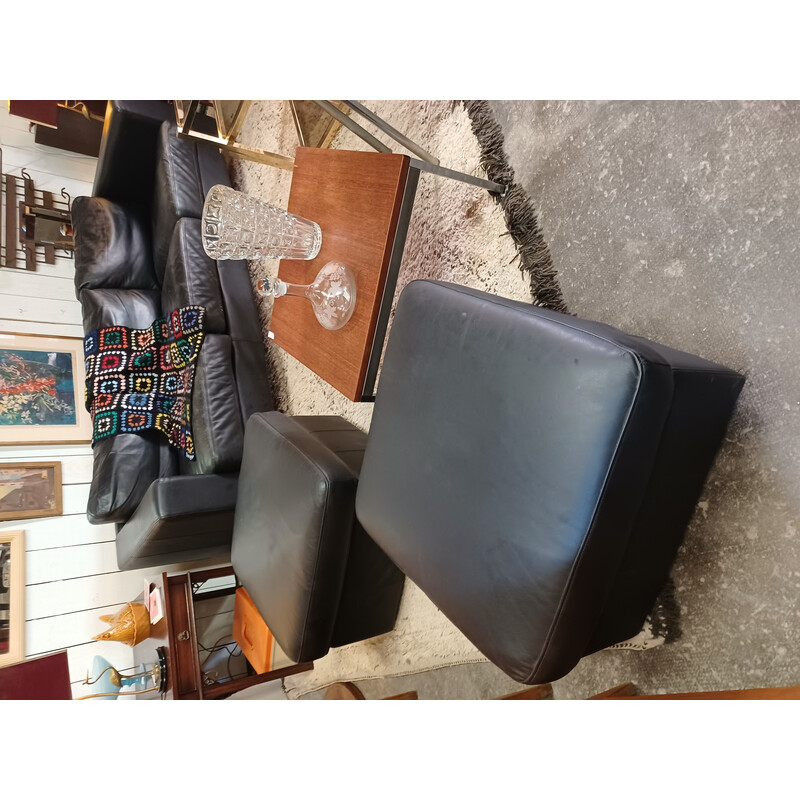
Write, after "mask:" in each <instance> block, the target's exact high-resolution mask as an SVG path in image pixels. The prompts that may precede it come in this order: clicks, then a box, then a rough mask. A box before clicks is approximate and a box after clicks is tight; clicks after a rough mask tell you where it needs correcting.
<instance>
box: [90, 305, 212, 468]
mask: <svg viewBox="0 0 800 800" xmlns="http://www.w3.org/2000/svg"><path fill="white" fill-rule="evenodd" d="M204 326H205V309H204V308H203V307H202V306H184V307H183V308H178V309H176V310H175V311H172V312H171V313H170V314H168V315H167V316H166V317H164V318H163V319H157V320H156V321H155V322H154V323H153V324H152V325H151V326H150V327H149V328H142V329H141V330H139V329H135V328H126V327H124V326H122V325H114V326H112V327H109V328H100V329H99V330H94V331H91V332H90V333H88V334H87V335H86V336H85V337H84V341H83V345H84V357H85V359H86V410H87V411H88V412H89V413H90V414H91V416H92V423H93V424H92V444H93V445H94V444H95V443H96V442H99V441H101V440H102V439H107V438H108V437H109V436H115V435H116V434H118V433H142V432H143V431H147V430H158V431H161V433H163V434H164V436H166V437H167V440H168V441H169V443H170V445H172V447H174V448H176V449H178V450H180V451H181V452H182V453H183V454H184V456H186V458H188V459H193V458H194V457H195V453H194V439H193V438H192V425H191V422H192V411H191V409H192V404H191V398H192V383H193V381H194V370H195V365H196V362H197V356H198V353H199V352H200V345H202V343H203V338H204V336H205V330H204Z"/></svg>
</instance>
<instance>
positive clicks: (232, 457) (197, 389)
mask: <svg viewBox="0 0 800 800" xmlns="http://www.w3.org/2000/svg"><path fill="white" fill-rule="evenodd" d="M239 409H240V403H239V392H238V391H237V388H236V381H235V379H234V375H233V363H232V357H231V339H230V337H229V336H222V335H219V334H214V333H209V334H206V337H205V339H204V340H203V344H202V345H201V347H200V355H199V356H198V358H197V365H196V368H195V373H194V385H193V388H192V435H193V436H194V445H195V458H194V459H193V460H191V461H189V460H188V459H185V458H182V459H180V468H181V472H184V473H188V474H208V473H217V474H220V473H225V472H237V471H238V470H239V464H240V463H241V460H242V447H243V444H244V426H243V423H242V417H241V413H240V410H239Z"/></svg>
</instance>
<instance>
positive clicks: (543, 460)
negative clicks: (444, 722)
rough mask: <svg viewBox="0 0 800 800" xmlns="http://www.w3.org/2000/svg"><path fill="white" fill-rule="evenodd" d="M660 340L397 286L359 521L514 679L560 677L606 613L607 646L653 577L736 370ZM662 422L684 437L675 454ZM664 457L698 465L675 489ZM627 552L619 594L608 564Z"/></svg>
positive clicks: (647, 593)
mask: <svg viewBox="0 0 800 800" xmlns="http://www.w3.org/2000/svg"><path fill="white" fill-rule="evenodd" d="M670 353H671V351H668V350H666V349H665V348H661V347H659V346H658V345H655V344H653V343H650V342H648V341H646V340H644V339H638V338H636V337H632V336H628V335H626V334H624V333H622V332H620V331H617V330H615V329H613V328H611V327H609V326H606V325H601V324H598V323H593V322H588V321H585V320H579V319H577V318H575V317H570V316H567V315H563V314H558V313H556V312H551V311H547V310H545V309H540V308H536V307H534V306H530V305H527V304H524V303H518V302H514V301H510V300H505V299H502V298H499V297H496V296H494V295H488V294H485V293H482V292H477V291H473V290H470V289H466V288H464V287H456V286H453V285H448V284H443V283H436V282H429V281H416V282H413V283H411V284H409V286H407V287H406V289H405V290H404V291H403V293H402V295H401V297H400V299H399V302H398V305H397V311H396V316H395V319H394V323H393V326H392V331H391V334H390V337H389V342H388V345H387V351H386V355H385V359H384V365H383V370H382V373H381V379H380V388H379V391H378V395H377V400H376V404H375V409H374V412H373V418H372V424H371V427H370V434H369V439H368V443H367V450H366V453H365V456H364V463H363V467H362V474H361V482H360V485H359V489H358V495H357V500H356V509H357V514H358V518H359V519H360V521H361V522H362V524H363V525H364V528H365V529H366V531H367V532H368V533H369V534H370V536H372V538H373V539H375V541H376V542H377V543H378V544H379V545H380V546H381V548H383V550H384V551H385V552H386V553H387V554H388V556H389V557H390V558H391V559H392V560H393V561H394V562H395V563H396V564H397V565H398V567H400V569H402V570H403V572H405V573H406V575H408V577H409V578H410V579H411V580H413V581H414V582H415V583H416V584H417V585H418V586H419V587H420V588H421V589H422V590H423V591H424V592H425V593H426V594H427V595H428V596H429V597H430V599H431V600H432V601H433V602H434V603H435V604H436V605H437V607H438V608H440V609H441V610H442V612H444V614H446V615H447V616H448V618H449V619H450V620H451V621H452V622H453V623H454V624H455V625H456V626H457V627H458V628H460V630H461V631H462V632H463V633H464V634H465V635H466V636H467V638H469V639H470V640H471V641H472V642H473V643H474V644H475V645H476V646H477V647H478V648H479V649H480V650H481V651H482V652H483V653H484V654H485V655H486V656H487V657H488V658H489V659H490V660H491V661H492V662H494V663H495V664H496V665H498V666H499V667H501V668H502V669H503V670H504V671H505V672H506V673H508V674H509V675H510V676H511V677H512V678H514V679H515V680H517V681H520V682H523V683H542V682H547V681H552V680H556V679H558V678H560V677H562V676H563V675H565V674H566V673H567V672H569V671H570V670H571V669H572V668H573V667H574V665H575V664H576V663H577V662H578V660H579V659H580V658H581V657H582V656H583V655H585V654H586V653H588V652H591V651H592V649H595V648H596V646H597V645H598V641H597V639H596V633H597V631H598V627H599V626H600V625H601V623H602V626H603V628H604V633H603V638H605V639H609V638H610V639H611V641H606V644H610V643H612V642H613V641H620V640H622V639H624V638H627V637H629V636H632V635H633V634H635V633H636V631H637V629H638V627H639V626H641V624H642V622H643V621H644V617H645V615H646V614H647V612H648V611H649V610H650V607H651V605H652V602H653V600H654V599H655V595H656V594H657V592H658V590H659V589H660V588H661V586H660V584H659V580H661V581H663V579H664V577H665V576H666V573H667V570H668V568H669V563H670V560H671V558H672V557H673V556H674V553H675V550H676V549H677V546H678V544H679V542H680V537H681V535H682V532H683V528H684V527H685V524H686V521H687V519H688V513H691V507H692V505H693V503H694V501H695V500H696V498H697V493H698V492H699V490H700V488H701V486H702V480H703V477H704V474H705V473H704V471H703V470H705V469H707V468H708V466H709V465H710V462H711V459H712V458H713V453H714V451H715V450H716V447H717V446H718V445H719V441H720V438H721V436H722V433H723V432H724V429H725V424H726V422H727V420H728V418H729V416H730V413H731V410H732V407H733V404H734V402H735V399H736V396H737V395H738V392H739V390H740V389H741V385H742V382H743V379H742V378H741V376H739V375H737V374H736V373H734V372H732V371H730V370H726V369H725V368H724V367H720V366H718V365H715V364H711V363H710V362H705V361H703V360H702V359H697V358H694V357H686V359H684V360H676V357H675V356H674V355H671V354H670ZM681 355H682V354H681ZM698 365H700V366H698ZM676 373H679V374H680V376H681V377H680V379H676V377H675V375H676ZM686 375H691V376H692V377H691V378H689V380H688V381H684V377H685V376H686ZM714 384H716V386H718V387H719V391H717V390H714V391H713V392H711V393H710V394H709V393H708V391H707V390H708V389H709V387H711V386H713V385H714ZM676 387H678V388H676ZM676 392H679V393H680V395H681V411H680V413H679V414H678V417H679V419H677V421H676V418H675V411H674V410H675V405H676ZM705 396H708V397H711V398H713V399H712V400H711V401H710V405H709V404H707V403H706V401H705V400H704V399H703V398H704V397H705ZM703 421H705V422H706V423H709V422H713V424H711V425H709V426H707V427H709V430H710V433H709V434H708V435H706V434H703V435H701V436H697V437H695V434H696V433H697V432H698V431H700V430H701V429H702V428H703V427H704V425H703ZM687 431H688V433H687ZM665 432H669V433H670V435H672V436H674V437H676V438H677V439H678V440H679V443H680V444H679V446H676V448H675V450H674V452H673V451H671V452H669V453H668V454H666V453H665V450H664V448H663V446H662V445H663V442H662V439H663V437H664V434H665ZM668 449H669V448H668ZM695 460H697V461H699V463H700V464H701V467H700V473H699V474H698V471H697V469H695V468H694V466H693V462H694V461H695ZM674 471H677V472H678V473H679V474H680V473H683V472H691V473H692V476H691V479H690V480H689V479H687V482H686V483H685V484H680V482H679V483H678V485H677V492H676V493H675V494H672V493H671V492H670V490H669V489H670V487H669V486H667V487H662V486H661V485H659V486H657V487H656V486H655V485H654V484H656V483H659V482H663V480H664V475H665V474H667V475H671V474H672V472H674ZM671 504H678V505H679V507H680V513H678V514H677V515H675V514H674V513H673V512H672V511H671V510H670V505H671ZM687 508H688V511H687ZM662 516H665V517H668V518H669V524H668V525H665V526H664V527H663V528H662V527H658V526H656V527H655V528H653V527H648V526H646V525H641V524H639V523H640V518H647V519H648V520H653V519H654V518H655V519H658V518H660V517H662ZM648 537H651V538H658V539H659V540H660V541H659V544H658V545H657V546H656V547H655V548H653V555H652V556H650V554H649V552H648V547H647V539H648ZM631 554H635V558H631ZM637 559H638V561H639V572H640V574H641V575H643V576H646V577H645V578H644V580H643V581H642V585H639V586H637V590H636V593H635V594H631V593H628V592H627V590H626V587H624V586H623V587H622V588H620V586H619V585H618V584H617V577H618V575H619V574H620V571H621V570H622V571H623V572H625V571H626V570H627V572H628V573H629V574H633V573H634V572H635V571H636V570H635V566H636V565H635V561H636V560H637ZM615 594H617V595H618V599H617V602H618V604H620V603H619V600H620V598H622V602H621V605H623V606H625V605H627V604H630V605H632V606H633V608H632V609H629V610H628V611H627V612H626V613H625V614H624V615H622V618H621V621H620V619H618V618H617V617H616V616H615V617H614V618H607V617H606V618H604V614H605V609H606V603H607V601H608V600H609V598H610V597H613V596H614V595H615Z"/></svg>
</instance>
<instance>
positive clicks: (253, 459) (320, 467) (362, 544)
mask: <svg viewBox="0 0 800 800" xmlns="http://www.w3.org/2000/svg"><path fill="white" fill-rule="evenodd" d="M365 443H366V435H365V434H364V433H363V432H362V431H360V430H358V428H356V427H354V426H353V425H351V424H350V423H349V422H347V421H346V420H344V419H341V418H340V417H325V416H322V417H287V416H284V415H283V414H281V413H280V412H278V411H271V412H267V413H259V414H254V415H253V416H252V417H250V419H249V420H248V422H247V427H246V430H245V441H244V456H243V458H242V467H241V471H240V474H239V491H238V498H237V502H236V514H235V519H234V529H233V544H232V549H231V561H232V564H233V568H234V571H235V573H236V576H237V577H238V579H239V580H240V581H241V583H242V585H243V586H244V587H245V589H247V592H248V594H249V595H250V597H251V598H252V600H253V603H254V604H255V606H256V608H257V609H258V611H259V613H260V614H261V616H262V617H263V619H264V621H265V622H266V623H267V626H268V627H269V629H270V631H271V632H272V634H273V636H274V637H275V640H276V641H277V642H278V644H279V645H280V647H281V649H282V650H283V651H284V652H285V653H286V655H287V656H288V657H289V658H291V659H292V660H293V661H296V662H301V661H313V660H314V659H317V658H321V657H322V656H324V655H325V654H326V653H327V652H328V650H329V648H331V647H340V646H342V645H345V644H350V643H352V642H357V641H361V640H362V639H369V638H371V637H373V636H377V635H379V634H381V633H386V632H387V631H390V630H391V629H392V628H393V627H394V622H395V619H396V617H397V610H398V607H399V605H400V596H401V594H402V591H403V583H404V581H405V577H404V575H403V574H402V573H401V572H400V571H399V570H398V569H397V567H395V565H394V564H392V562H391V561H390V560H389V559H388V558H387V557H386V555H385V554H384V553H383V552H382V551H381V550H380V548H379V547H378V546H377V545H376V544H375V543H374V542H373V541H372V540H371V539H370V538H369V536H367V535H366V533H365V532H364V530H363V528H362V527H361V525H360V524H359V523H358V520H356V517H355V494H356V487H357V485H358V475H359V471H360V469H361V460H362V458H363V455H364V446H365Z"/></svg>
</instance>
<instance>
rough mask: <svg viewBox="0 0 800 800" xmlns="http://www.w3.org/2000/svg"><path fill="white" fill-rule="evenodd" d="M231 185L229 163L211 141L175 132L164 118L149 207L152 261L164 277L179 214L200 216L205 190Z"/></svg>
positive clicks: (172, 124) (159, 273) (158, 273)
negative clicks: (198, 139) (226, 162)
mask: <svg viewBox="0 0 800 800" xmlns="http://www.w3.org/2000/svg"><path fill="white" fill-rule="evenodd" d="M217 183H221V184H223V185H225V186H230V177H229V176H228V167H227V165H226V164H225V159H224V158H223V157H222V155H221V154H220V152H219V150H218V149H217V148H215V147H214V146H213V145H207V144H203V143H202V142H197V141H196V140H193V139H182V138H179V137H178V136H177V128H176V127H175V125H174V123H171V122H164V123H163V124H162V126H161V130H160V131H159V135H158V143H157V147H156V176H155V186H154V189H153V203H152V207H151V213H152V227H153V264H154V266H155V271H156V275H157V276H158V278H159V280H161V279H162V278H163V275H164V270H165V268H166V264H167V256H168V255H169V247H170V243H171V241H172V231H173V229H174V227H175V224H176V223H177V222H178V220H179V219H181V218H182V217H194V218H195V219H200V217H201V215H202V213H203V203H205V198H206V194H207V193H208V190H209V189H210V188H211V187H212V186H214V185H215V184H217Z"/></svg>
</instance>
